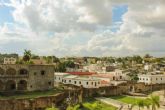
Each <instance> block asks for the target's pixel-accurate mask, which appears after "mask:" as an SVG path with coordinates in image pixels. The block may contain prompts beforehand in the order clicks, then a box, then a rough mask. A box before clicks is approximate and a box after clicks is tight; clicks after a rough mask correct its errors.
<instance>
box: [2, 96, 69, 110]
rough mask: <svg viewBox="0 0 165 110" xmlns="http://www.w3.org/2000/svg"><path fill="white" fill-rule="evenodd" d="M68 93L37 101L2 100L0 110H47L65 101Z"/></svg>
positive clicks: (41, 98) (40, 98) (36, 99)
mask: <svg viewBox="0 0 165 110" xmlns="http://www.w3.org/2000/svg"><path fill="white" fill-rule="evenodd" d="M66 96H67V94H66V93H59V94H56V95H53V96H47V97H39V98H35V99H6V100H0V110H45V108H47V107H52V105H56V104H58V103H60V102H61V101H63V99H64V98H65V97H66Z"/></svg>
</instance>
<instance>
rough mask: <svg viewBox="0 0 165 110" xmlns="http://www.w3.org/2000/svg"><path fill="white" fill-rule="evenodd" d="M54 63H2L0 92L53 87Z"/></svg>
mask: <svg viewBox="0 0 165 110" xmlns="http://www.w3.org/2000/svg"><path fill="white" fill-rule="evenodd" d="M53 73H54V67H53V65H24V64H21V65H20V64H1V65H0V92H4V91H35V90H48V89H52V88H53V81H54V79H53V77H54V74H53Z"/></svg>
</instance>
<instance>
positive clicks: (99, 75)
mask: <svg viewBox="0 0 165 110" xmlns="http://www.w3.org/2000/svg"><path fill="white" fill-rule="evenodd" d="M93 76H96V77H102V78H112V77H113V76H114V75H113V74H104V73H101V74H93Z"/></svg>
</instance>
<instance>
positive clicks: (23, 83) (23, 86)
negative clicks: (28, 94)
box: [18, 80, 27, 90]
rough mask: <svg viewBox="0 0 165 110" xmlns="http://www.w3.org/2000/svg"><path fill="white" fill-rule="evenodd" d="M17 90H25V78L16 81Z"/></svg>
mask: <svg viewBox="0 0 165 110" xmlns="http://www.w3.org/2000/svg"><path fill="white" fill-rule="evenodd" d="M18 90H27V81H26V80H20V81H19V82H18Z"/></svg>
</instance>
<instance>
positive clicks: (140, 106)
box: [137, 100, 145, 110]
mask: <svg viewBox="0 0 165 110" xmlns="http://www.w3.org/2000/svg"><path fill="white" fill-rule="evenodd" d="M137 106H138V107H139V110H140V108H144V106H145V103H144V100H138V101H137Z"/></svg>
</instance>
